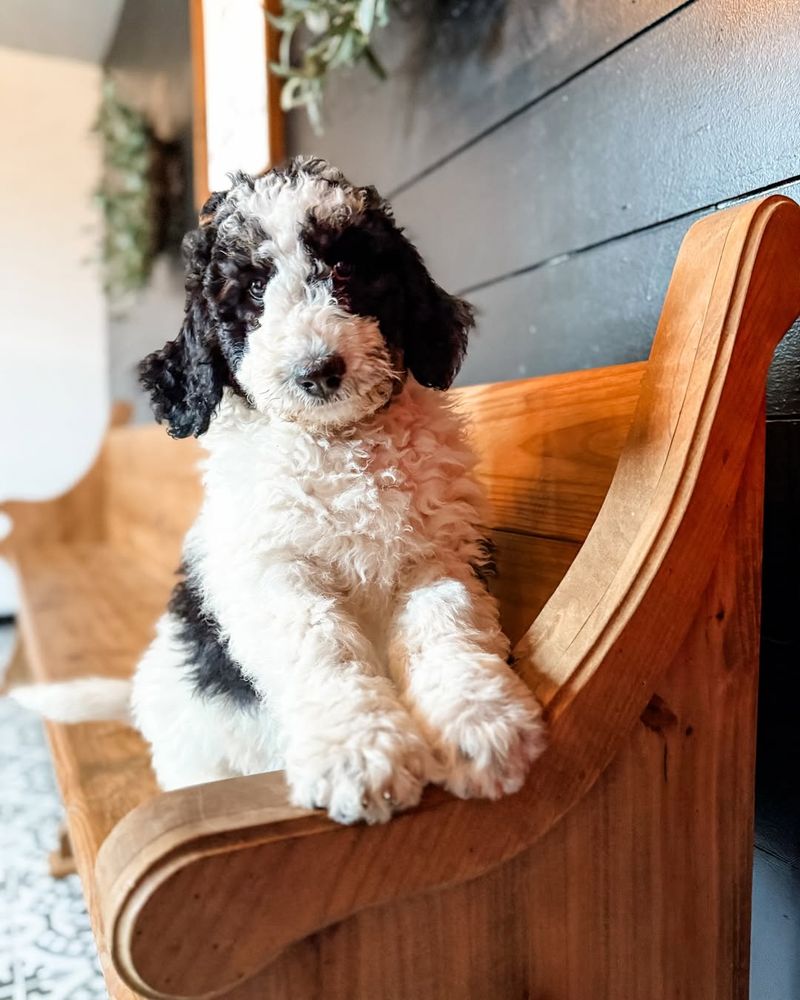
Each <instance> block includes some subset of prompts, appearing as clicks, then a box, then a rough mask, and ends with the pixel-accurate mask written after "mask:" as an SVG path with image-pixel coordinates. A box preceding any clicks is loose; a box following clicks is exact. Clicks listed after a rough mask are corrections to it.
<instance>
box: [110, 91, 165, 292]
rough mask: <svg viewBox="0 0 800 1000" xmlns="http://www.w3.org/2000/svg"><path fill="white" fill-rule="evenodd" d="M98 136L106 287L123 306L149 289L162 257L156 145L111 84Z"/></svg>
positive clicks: (147, 128)
mask: <svg viewBox="0 0 800 1000" xmlns="http://www.w3.org/2000/svg"><path fill="white" fill-rule="evenodd" d="M95 131H96V132H97V133H98V134H99V136H100V139H101V142H102V151H103V173H102V180H101V182H100V187H99V189H98V191H97V193H96V197H97V201H98V203H99V205H100V208H101V210H102V214H103V237H102V244H101V262H102V267H103V281H104V285H105V289H106V293H107V295H108V297H109V299H110V300H111V301H112V303H116V304H117V305H119V304H120V303H124V302H125V301H126V300H128V299H129V298H130V297H131V295H132V294H133V293H135V292H137V291H139V290H140V289H141V288H143V287H144V285H145V284H146V283H147V280H148V278H149V277H150V272H151V270H152V267H153V260H154V258H155V255H156V235H155V230H156V223H155V219H154V217H153V211H152V207H153V190H152V172H153V155H154V153H153V149H154V140H153V134H152V131H151V129H150V127H149V126H148V124H147V122H146V121H145V118H144V116H143V115H141V114H140V113H139V112H138V111H135V110H134V109H133V108H130V107H128V106H126V105H125V104H123V103H122V102H121V101H120V100H119V98H118V97H117V95H116V92H115V88H114V85H113V83H112V82H111V81H110V80H108V79H107V80H106V81H105V83H104V85H103V96H102V102H101V105H100V113H99V115H98V119H97V122H96V124H95Z"/></svg>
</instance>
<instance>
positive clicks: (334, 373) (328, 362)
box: [295, 354, 346, 399]
mask: <svg viewBox="0 0 800 1000" xmlns="http://www.w3.org/2000/svg"><path fill="white" fill-rule="evenodd" d="M345 370H346V366H345V363H344V358H343V357H342V356H341V355H340V354H329V355H328V356H327V357H325V358H320V359H319V360H318V361H315V362H314V363H313V364H310V365H308V367H306V368H303V370H302V371H300V372H298V373H297V375H296V376H295V382H296V383H297V384H298V385H299V386H300V388H301V389H302V390H303V391H304V392H307V393H308V394H309V396H316V397H317V398H318V399H328V398H329V397H330V396H332V395H333V394H334V393H335V392H336V390H337V389H338V388H339V386H340V385H341V384H342V379H343V378H344V373H345Z"/></svg>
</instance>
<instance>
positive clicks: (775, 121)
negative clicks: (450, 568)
mask: <svg viewBox="0 0 800 1000" xmlns="http://www.w3.org/2000/svg"><path fill="white" fill-rule="evenodd" d="M447 6H448V5H447V4H442V3H439V2H427V3H423V2H422V0H417V2H407V3H405V4H404V5H403V9H404V11H405V13H404V15H403V16H402V17H398V16H395V18H394V20H393V22H392V25H391V26H390V28H389V29H388V30H387V31H386V32H385V33H384V34H383V36H382V38H381V40H380V43H379V45H378V49H379V53H380V55H381V57H382V60H383V61H384V63H385V65H386V66H387V67H388V69H389V71H390V73H391V76H390V80H389V82H388V83H386V84H382V83H380V82H378V81H376V80H375V79H373V78H372V77H371V76H370V74H369V72H368V70H366V69H364V70H357V71H354V72H352V73H349V74H345V75H343V76H341V77H339V79H338V80H336V81H335V82H334V83H332V85H331V86H330V88H329V91H328V96H327V111H326V114H327V126H326V132H325V134H324V135H323V136H321V137H318V136H315V135H314V134H313V132H312V131H311V129H310V128H309V126H308V123H307V121H306V120H305V118H304V117H303V115H302V114H301V113H297V114H293V115H292V116H291V117H290V120H289V150H290V152H293V153H295V152H316V153H320V154H322V155H325V156H327V157H328V158H330V159H331V160H333V161H334V162H336V163H337V164H338V165H339V166H341V167H342V168H343V169H344V170H345V172H346V173H348V174H349V175H350V176H351V178H352V179H353V180H356V181H360V182H364V183H376V184H377V185H378V187H379V188H380V189H381V190H382V191H383V193H385V194H388V195H390V196H391V197H392V201H393V203H394V206H395V210H396V214H397V216H398V219H399V220H400V222H401V223H403V224H404V225H406V227H407V228H408V230H409V232H410V235H411V236H412V238H414V239H415V241H416V242H417V243H418V245H419V247H420V249H421V250H422V252H423V254H424V255H425V256H426V258H427V260H428V261H429V263H430V265H431V267H432V270H433V272H434V274H435V276H436V277H437V278H438V279H439V280H440V281H441V282H442V283H443V284H444V285H445V287H447V288H448V289H449V290H451V291H458V292H461V293H465V294H466V295H467V296H468V297H469V298H470V299H471V300H472V301H473V302H474V303H475V304H476V305H477V306H478V307H479V309H480V311H481V317H480V325H479V332H478V335H477V336H476V338H475V339H474V342H473V345H472V348H471V351H470V354H469V357H468V360H467V363H466V365H465V367H464V370H463V373H462V377H461V381H462V383H471V382H482V381H493V380H501V379H511V378H517V377H519V376H521V375H535V374H542V373H546V372H552V371H563V370H569V369H574V368H583V367H594V366H598V365H606V364H614V363H617V362H625V361H632V360H638V359H641V358H645V357H646V356H647V352H648V350H649V346H650V340H651V337H652V333H653V330H654V329H655V324H656V320H657V318H658V313H659V310H660V307H661V302H662V300H663V296H664V292H665V290H666V286H667V281H668V279H669V275H670V272H671V268H672V263H673V261H674V258H675V254H676V252H677V248H678V245H679V243H680V240H681V238H682V237H683V235H684V233H685V232H686V230H687V229H688V227H689V226H690V225H691V223H692V222H693V221H694V220H695V219H697V218H699V217H700V216H702V215H703V214H705V213H707V212H710V211H713V210H715V209H716V208H718V207H722V206H725V205H728V204H731V203H734V202H736V201H738V200H740V199H745V198H749V197H752V196H755V195H759V194H763V193H767V192H773V191H775V192H783V193H786V194H789V195H790V196H793V197H795V198H797V199H798V200H800V0H771V2H770V0H690V2H685V3H677V2H670V0H528V2H524V0H507V2H503V0H460V2H459V3H458V4H453V3H451V4H449V6H450V7H459V8H460V9H461V10H462V12H463V13H462V15H461V17H460V18H458V19H456V20H455V21H453V22H448V21H447V20H446V19H441V18H439V17H437V13H436V12H437V11H440V10H441V9H442V8H443V7H447ZM470 11H472V15H471V14H470ZM798 267H800V262H798ZM768 410H769V425H768V456H767V461H768V472H767V509H766V524H765V567H764V574H765V577H764V584H765V586H764V612H763V657H762V685H761V696H760V698H761V708H760V719H759V726H760V735H759V769H758V781H757V800H758V804H757V810H758V822H757V830H756V845H757V852H756V877H755V885H754V904H755V905H754V943H753V986H752V996H753V1000H797V998H798V997H800V876H799V875H798V863H799V862H800V856H799V852H798V845H799V844H800V815H799V811H798V795H797V788H798V780H797V774H798V771H800V766H799V765H800V748H799V747H798V732H800V729H799V728H798V725H797V722H796V720H795V710H796V709H795V705H796V704H797V697H796V692H797V680H796V677H797V673H798V666H799V665H800V633H798V628H797V621H798V619H800V585H798V570H797V567H798V565H799V564H800V527H799V526H798V518H799V517H800V327H799V328H796V329H794V330H793V332H792V333H791V334H790V335H789V337H787V338H786V340H785V341H784V343H783V345H782V346H781V348H780V349H779V351H778V354H777V356H776V360H775V363H774V365H773V370H772V373H771V377H770V383H769V392H768Z"/></svg>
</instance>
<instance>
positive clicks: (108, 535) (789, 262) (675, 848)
mask: <svg viewBox="0 0 800 1000" xmlns="http://www.w3.org/2000/svg"><path fill="white" fill-rule="evenodd" d="M799 264H800V208H798V206H797V205H795V204H794V203H793V202H791V201H789V200H787V199H785V198H779V197H773V198H768V199H765V200H763V201H759V202H752V203H749V204H747V205H743V206H741V207H738V208H735V209H729V210H727V211H725V212H721V213H717V214H715V215H712V216H709V217H708V218H706V219H704V220H702V221H701V222H699V223H697V224H696V225H695V226H693V227H692V229H691V231H690V232H689V234H688V236H687V237H686V240H685V242H684V244H683V247H682V249H681V252H680V255H679V257H678V261H677V263H676V267H675V271H674V274H673V278H672V281H671V284H670V287H669V291H668V294H667V299H666V302H665V305H664V309H663V313H662V316H661V321H660V323H659V327H658V331H657V334H656V337H655V341H654V344H653V350H652V353H651V356H650V359H649V361H648V362H647V363H646V364H633V365H626V366H620V367H614V368H606V369H599V370H594V371H583V372H575V373H570V374H566V375H554V376H548V377H545V378H537V379H529V380H524V381H519V382H510V383H504V384H498V385H488V386H476V387H473V388H469V389H462V390H460V391H458V392H457V393H454V396H455V398H456V405H458V406H459V407H460V408H462V409H463V410H464V411H465V412H466V413H467V414H468V415H469V417H470V419H471V427H472V434H473V437H474V441H475V443H476V446H477V447H478V449H479V451H480V455H481V465H480V473H481V476H482V478H483V480H484V481H485V483H486V485H487V488H488V490H489V494H490V498H491V505H492V512H493V522H494V523H493V527H494V539H495V541H496V542H497V545H498V549H499V563H500V576H499V578H498V580H497V581H496V583H495V587H496V592H497V594H498V596H499V598H500V601H501V604H502V609H503V620H504V624H505V627H506V629H507V630H508V632H509V634H510V636H511V638H512V640H513V641H514V642H515V644H516V655H517V659H518V665H519V669H520V671H521V673H522V675H523V676H524V677H525V678H526V680H527V681H528V682H529V683H530V684H531V686H532V687H533V688H534V690H535V691H536V693H537V694H538V696H539V697H540V698H541V700H542V702H543V703H544V705H545V710H546V717H547V720H548V724H549V745H548V748H547V750H546V752H545V753H544V755H543V756H542V757H541V759H540V760H539V761H538V762H537V763H536V764H535V765H534V767H533V769H532V772H531V775H530V778H529V780H528V782H527V784H526V785H525V787H524V788H523V790H522V791H521V792H519V793H518V794H517V795H515V796H512V797H510V798H506V799H503V800H501V801H499V802H497V803H487V802H462V801H459V800H456V799H454V798H451V797H450V796H448V795H447V794H445V793H444V792H442V791H440V790H437V789H430V790H428V792H426V794H425V796H424V798H423V801H422V803H421V805H420V806H419V807H418V808H417V809H416V810H414V811H413V812H410V813H407V814H404V815H401V816H398V817H397V818H396V819H394V820H393V821H392V822H391V823H389V824H387V825H385V826H379V827H366V826H357V827H341V826H336V825H335V824H333V823H331V822H330V821H329V820H328V819H327V818H326V817H325V816H324V815H322V814H321V813H318V812H314V811H308V810H303V809H297V808H294V807H292V806H290V805H289V804H288V802H287V796H286V789H285V786H284V782H283V777H282V775H281V774H278V773H274V774H264V775H257V776H252V777H247V778H236V779H231V780H228V781H222V782H216V783H213V784H208V785H203V786H198V787H195V788H189V789H185V790H181V791H177V792H170V793H167V794H160V793H159V792H158V791H157V788H156V786H155V783H154V781H153V777H152V774H151V772H150V768H149V761H148V753H147V749H146V747H145V746H144V745H143V744H142V741H141V740H140V739H139V737H138V736H137V735H136V734H135V733H134V732H133V731H131V730H130V729H128V728H126V727H125V726H122V725H119V724H115V723H93V724H86V725H79V726H72V727H66V726H59V725H52V724H51V725H48V733H49V738H50V741H51V745H52V749H53V756H54V760H55V765H56V771H57V774H58V779H59V782H60V785H61V789H62V793H63V796H64V801H65V804H66V809H67V817H68V822H69V829H70V834H71V838H72V843H73V846H74V851H75V855H76V860H77V864H78V869H79V871H80V874H81V878H82V880H83V885H84V889H85V892H86V898H87V902H88V906H89V911H90V914H91V918H92V923H93V926H94V929H95V933H96V936H97V939H98V943H99V946H100V950H101V956H102V960H103V964H104V969H105V972H106V976H107V978H108V983H109V992H110V994H111V996H112V997H114V998H118V1000H125V998H130V997H132V996H147V997H212V996H213V997H217V996H219V997H230V998H235V1000H245V998H252V1000H255V998H258V1000H262V998H266V997H269V998H287V1000H288V998H296V997H308V998H318V997H332V998H343V1000H344V998H347V1000H351V998H360V1000H377V998H393V1000H394V998H396V1000H406V998H412V997H413V998H415V1000H416V998H423V1000H427V998H430V1000H434V998H435V1000H449V998H456V997H457V998H479V1000H482V998H498V1000H499V998H506V997H530V998H541V1000H545V998H547V1000H606V998H607V1000H667V998H670V1000H674V998H677V997H687V998H698V1000H699V998H707V997H708V998H710V997H726V998H728V997H736V998H743V997H746V996H747V989H748V987H747V981H748V953H749V907H750V888H751V859H752V821H753V775H754V753H755V697H756V682H757V672H758V640H759V598H760V550H761V514H762V501H763V457H764V383H765V378H766V372H767V368H768V365H769V362H770V358H771V356H772V352H773V349H774V346H775V344H776V343H777V341H778V340H779V339H780V337H781V336H782V334H783V333H784V331H785V330H786V329H787V328H788V327H789V325H790V323H791V322H792V321H793V319H794V318H795V316H796V315H797V314H798V313H800V280H799V279H798V265H799ZM197 457H198V447H197V445H196V444H195V443H194V442H174V441H171V440H169V439H168V438H167V436H166V434H165V433H164V432H163V431H162V430H160V429H157V428H152V427H148V428H115V429H112V430H111V431H110V432H109V434H108V436H107V439H106V441H105V443H104V445H103V448H102V451H101V454H100V455H99V457H98V460H97V463H96V465H95V466H94V468H93V469H92V470H91V471H90V472H89V474H88V475H87V476H86V478H85V479H84V480H83V481H82V482H81V483H80V484H79V485H78V486H77V487H75V489H74V490H73V491H71V493H70V494H68V495H67V496H65V497H62V498H61V499H59V500H56V501H52V502H50V503H47V504H39V505H31V504H13V503H12V504H8V505H6V508H5V509H6V511H7V512H8V513H9V514H10V516H11V518H12V519H13V522H14V525H15V528H14V531H13V533H12V535H11V536H10V538H9V539H8V540H7V541H6V542H5V543H4V545H3V549H4V552H5V554H10V555H11V556H12V558H14V560H15V561H16V563H17V565H18V567H19V573H20V578H21V586H22V597H23V605H22V632H23V635H24V642H25V645H26V652H27V655H28V657H29V659H30V662H31V664H32V667H33V670H34V672H35V675H36V677H37V678H38V679H39V680H49V679H55V678H64V677H69V676H77V675H81V674H86V673H100V674H107V675H109V676H125V675H127V674H129V673H130V671H131V670H132V669H133V668H134V665H135V663H136V660H137V657H138V656H139V654H140V653H141V651H142V649H143V648H144V647H145V645H146V644H147V642H148V639H149V637H150V633H151V630H152V626H153V623H154V622H155V619H156V617H157V615H158V614H159V612H160V610H161V609H162V607H163V605H164V602H165V600H166V597H167V594H168V592H169V590H170V587H171V583H172V574H173V570H174V567H175V566H176V565H177V562H178V555H179V548H180V541H181V536H182V534H183V532H184V530H185V528H186V527H187V525H188V524H189V523H190V521H191V519H192V516H193V514H194V512H195V510H196V508H197V505H198V503H199V499H200V493H199V487H198V481H197V475H196V472H195V463H196V460H197Z"/></svg>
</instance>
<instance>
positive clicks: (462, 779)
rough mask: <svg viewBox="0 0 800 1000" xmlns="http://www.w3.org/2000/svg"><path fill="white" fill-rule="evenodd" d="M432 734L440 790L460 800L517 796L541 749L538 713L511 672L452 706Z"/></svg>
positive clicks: (539, 710)
mask: <svg viewBox="0 0 800 1000" xmlns="http://www.w3.org/2000/svg"><path fill="white" fill-rule="evenodd" d="M436 728H437V729H438V734H435V735H434V734H433V733H431V734H430V736H431V741H432V744H433V751H434V754H435V756H436V758H437V760H438V761H439V763H440V764H441V765H442V768H443V772H444V778H443V779H442V780H441V782H440V783H441V784H443V785H444V787H445V788H447V790H448V791H450V792H452V793H453V794H454V795H457V796H459V798H462V799H468V798H487V799H498V798H500V796H502V795H511V794H512V793H514V792H517V791H519V789H520V788H521V787H522V785H523V784H524V782H525V778H526V776H527V774H528V770H529V769H530V765H531V763H532V762H533V761H534V760H535V759H536V758H537V757H538V756H539V754H540V753H541V752H542V750H543V749H544V742H545V741H544V724H543V723H542V719H541V709H540V708H539V704H538V702H537V701H536V699H535V698H534V697H533V695H532V694H531V692H530V690H529V689H528V687H527V686H526V685H525V684H524V683H523V682H522V681H521V680H520V679H519V678H518V677H517V676H516V675H515V674H513V673H512V672H511V671H510V670H509V671H507V672H505V671H504V672H503V674H502V675H500V676H495V677H489V678H486V684H485V687H484V688H483V689H482V690H478V691H476V692H473V696H472V697H468V698H467V697H465V698H463V699H460V700H458V701H456V702H455V703H454V704H452V705H451V708H450V711H449V712H448V713H447V717H446V719H443V720H441V721H440V723H439V725H438V726H437V727H436Z"/></svg>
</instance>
